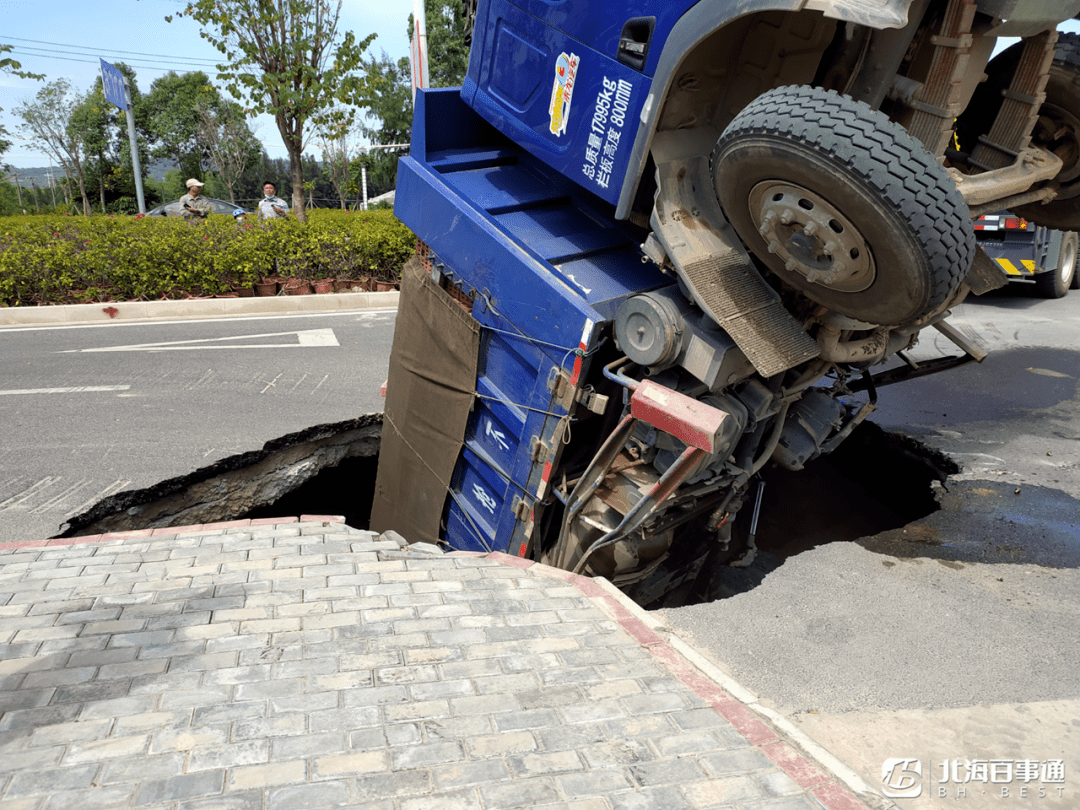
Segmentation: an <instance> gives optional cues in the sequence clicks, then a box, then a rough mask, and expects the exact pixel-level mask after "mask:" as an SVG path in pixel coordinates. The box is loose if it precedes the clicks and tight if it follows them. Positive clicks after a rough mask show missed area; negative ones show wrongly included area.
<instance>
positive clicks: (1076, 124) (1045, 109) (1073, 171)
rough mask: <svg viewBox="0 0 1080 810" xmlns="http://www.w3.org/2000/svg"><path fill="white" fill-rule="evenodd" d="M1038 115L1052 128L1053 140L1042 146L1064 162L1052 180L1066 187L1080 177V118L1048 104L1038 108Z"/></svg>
mask: <svg viewBox="0 0 1080 810" xmlns="http://www.w3.org/2000/svg"><path fill="white" fill-rule="evenodd" d="M1039 115H1040V117H1041V118H1043V119H1044V120H1045V121H1047V122H1049V123H1050V125H1051V126H1052V128H1053V140H1052V141H1051V142H1049V143H1044V144H1043V146H1044V147H1045V148H1047V149H1049V150H1050V151H1052V152H1054V154H1056V155H1057V156H1058V157H1060V158H1062V159H1063V160H1064V161H1065V167H1064V168H1063V169H1062V170H1061V172H1060V173H1058V176H1057V177H1056V178H1054V179H1055V180H1056V181H1057V182H1058V183H1060V184H1061V185H1062V186H1067V185H1069V184H1070V183H1072V182H1074V181H1075V180H1076V179H1077V178H1078V177H1080V118H1078V117H1077V115H1076V113H1074V112H1071V111H1069V110H1066V109H1064V108H1063V107H1059V106H1058V105H1056V104H1050V103H1046V104H1043V106H1042V107H1040V108H1039ZM1070 196H1071V195H1070Z"/></svg>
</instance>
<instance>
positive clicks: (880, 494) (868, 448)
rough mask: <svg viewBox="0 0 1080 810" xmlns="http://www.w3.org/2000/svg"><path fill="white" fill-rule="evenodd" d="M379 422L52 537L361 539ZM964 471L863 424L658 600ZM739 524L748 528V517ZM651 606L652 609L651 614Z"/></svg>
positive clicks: (256, 460) (114, 510)
mask: <svg viewBox="0 0 1080 810" xmlns="http://www.w3.org/2000/svg"><path fill="white" fill-rule="evenodd" d="M381 432H382V415H381V414H369V415H367V416H363V417H359V418H357V419H351V420H346V421H344V422H337V423H333V424H327V425H318V426H315V427H312V428H309V429H307V430H304V431H300V432H298V433H293V434H289V435H287V436H283V437H281V438H279V439H275V440H273V441H271V442H268V443H267V444H266V445H265V446H264V447H263V448H262V449H261V450H259V451H254V452H250V453H244V454H241V455H237V456H232V457H230V458H227V459H223V460H221V461H219V462H216V463H215V464H213V465H210V466H208V467H205V468H202V469H200V470H196V471H195V472H193V473H190V474H189V475H186V476H181V477H178V478H173V479H169V480H167V481H163V482H161V483H159V484H156V485H154V486H152V487H147V488H145V489H141V490H135V491H131V492H122V493H119V494H117V495H113V496H110V497H109V498H106V499H104V500H102V501H100V502H98V503H97V504H95V505H94V506H93V507H92V508H91V509H89V510H87V511H86V512H83V513H82V514H79V515H76V516H75V517H72V518H70V519H69V521H68V524H67V527H66V529H65V531H64V532H63V533H62V534H60V535H58V536H59V537H77V536H85V535H91V534H101V533H104V532H116V531H129V530H145V529H158V528H169V527H174V526H188V525H194V524H202V523H217V522H222V521H230V520H239V519H244V518H265V517H292V516H299V515H305V514H317V515H342V516H344V517H345V522H346V523H347V524H348V525H349V526H352V527H354V528H358V529H366V528H368V522H369V519H370V514H371V504H372V498H373V495H374V491H375V476H376V471H377V467H378V455H379V445H380V437H381ZM956 472H959V467H958V466H957V465H956V464H955V463H954V462H953V461H951V460H950V459H949V458H948V457H947V456H945V455H944V454H942V453H940V452H938V451H936V450H933V449H931V448H929V447H926V446H925V445H923V444H920V443H919V442H917V441H915V440H914V439H911V438H908V437H906V436H902V435H900V434H897V433H890V432H887V431H884V430H882V429H881V428H880V427H878V426H877V425H875V424H873V423H870V422H866V423H863V424H862V425H860V426H859V428H858V429H856V430H855V431H854V432H853V433H852V435H851V436H850V437H849V438H848V439H847V440H846V441H845V442H844V443H843V444H842V445H841V446H840V447H839V448H838V449H837V450H836V451H835V452H833V453H832V454H830V455H828V456H825V457H823V458H820V459H816V460H814V461H812V462H810V463H809V464H808V465H807V466H806V468H805V469H804V470H802V471H799V472H790V471H787V470H783V469H781V468H779V467H773V468H767V469H766V470H765V471H764V473H763V475H762V481H763V482H764V490H763V496H762V504H761V510H760V516H759V521H758V527H757V534H756V538H755V540H756V546H757V553H756V556H755V558H754V561H753V563H752V564H751V565H749V566H747V567H744V568H732V567H729V566H716V567H714V568H712V569H710V570H708V571H706V572H705V573H704V574H703V575H702V576H701V577H699V579H698V581H697V582H696V583H695V584H694V586H693V587H688V588H683V589H682V590H680V591H679V592H677V593H672V594H670V595H669V597H668V598H665V599H664V606H666V607H675V606H679V605H685V604H692V603H694V602H699V601H711V600H713V599H718V598H725V597H728V596H732V595H734V594H737V593H742V592H744V591H747V590H749V589H751V588H753V587H754V586H755V585H757V584H758V583H759V582H760V581H761V580H762V578H764V576H765V575H767V574H768V573H769V572H770V571H772V570H774V569H775V568H777V567H778V566H780V565H782V564H783V561H784V560H785V559H787V558H788V557H791V556H793V555H795V554H798V553H800V552H801V551H805V550H807V549H810V548H813V547H815V546H818V545H822V544H824V543H833V542H852V541H855V540H858V539H859V538H865V537H871V536H874V535H877V534H879V533H881V532H884V531H887V530H890V529H896V528H900V527H903V526H905V525H907V524H909V523H911V522H912V521H916V520H918V519H920V518H923V517H925V516H926V515H929V514H930V513H932V512H934V511H935V510H937V509H938V506H939V504H938V501H937V498H936V493H935V491H934V490H935V488H934V486H933V485H934V483H935V482H942V483H943V482H945V480H946V479H947V478H948V476H949V475H951V474H953V473H956ZM745 511H746V516H745V519H744V520H742V521H741V522H742V523H743V525H744V526H747V525H748V524H749V516H750V515H749V513H750V509H749V508H746V509H745ZM655 606H656V605H650V607H655Z"/></svg>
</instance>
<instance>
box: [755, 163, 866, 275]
mask: <svg viewBox="0 0 1080 810" xmlns="http://www.w3.org/2000/svg"><path fill="white" fill-rule="evenodd" d="M749 203H750V206H749V208H750V214H751V216H752V217H753V220H754V225H755V226H756V227H757V229H758V233H760V234H761V237H762V238H763V239H764V240H765V244H766V245H767V246H768V249H769V252H770V253H773V254H776V255H777V256H778V257H779V258H780V259H782V260H783V261H784V267H785V269H786V270H788V272H793V273H798V274H799V275H801V276H803V277H804V278H805V279H806V280H807V281H809V282H810V283H812V284H817V285H819V286H822V287H827V288H829V289H832V290H838V291H840V292H860V291H862V290H865V289H866V288H868V287H869V286H870V285H871V284H873V282H874V276H875V269H874V261H873V257H872V256H871V254H870V250H869V248H868V247H867V246H866V242H865V240H864V239H863V238H862V235H861V234H860V233H859V231H858V230H857V229H856V228H855V226H854V225H853V224H852V222H851V221H850V220H849V219H848V218H847V217H845V216H844V215H843V214H842V213H841V212H840V211H839V210H837V209H836V208H835V207H834V206H833V205H831V204H830V203H829V202H828V201H827V200H825V199H824V198H822V197H821V196H819V195H817V194H815V193H814V192H812V191H809V190H808V189H805V188H802V187H801V186H797V185H794V184H792V183H784V182H781V181H779V180H765V181H763V182H761V183H758V184H757V185H756V186H754V188H753V189H751V191H750V200H749Z"/></svg>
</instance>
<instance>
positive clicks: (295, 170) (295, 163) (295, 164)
mask: <svg viewBox="0 0 1080 810" xmlns="http://www.w3.org/2000/svg"><path fill="white" fill-rule="evenodd" d="M285 145H286V147H287V148H288V150H289V177H290V178H291V180H292V212H293V214H295V215H296V218H297V219H298V220H300V221H301V222H307V211H306V210H305V209H304V164H303V162H302V161H301V157H302V156H301V153H300V147H299V144H297V143H296V142H294V141H291V140H290V141H289V142H288V143H286V144H285Z"/></svg>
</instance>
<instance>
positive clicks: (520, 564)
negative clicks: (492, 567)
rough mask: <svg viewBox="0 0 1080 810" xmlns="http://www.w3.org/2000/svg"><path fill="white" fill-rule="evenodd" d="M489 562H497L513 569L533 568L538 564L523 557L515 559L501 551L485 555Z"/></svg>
mask: <svg viewBox="0 0 1080 810" xmlns="http://www.w3.org/2000/svg"><path fill="white" fill-rule="evenodd" d="M485 556H486V557H487V558H488V559H489V560H495V561H496V562H500V563H502V564H503V565H508V566H510V567H511V568H532V567H533V566H534V565H536V563H534V562H533V561H532V560H526V559H524V558H522V557H515V556H514V555H512V554H505V553H503V552H501V551H492V552H491V553H490V554H487V555H485Z"/></svg>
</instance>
